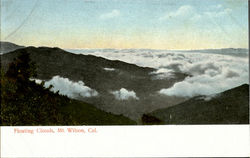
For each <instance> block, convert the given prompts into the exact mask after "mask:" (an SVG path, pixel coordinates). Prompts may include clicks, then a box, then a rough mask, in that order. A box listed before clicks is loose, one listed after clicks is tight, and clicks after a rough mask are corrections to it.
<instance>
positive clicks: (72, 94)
mask: <svg viewBox="0 0 250 158" xmlns="http://www.w3.org/2000/svg"><path fill="white" fill-rule="evenodd" d="M32 80H35V82H36V83H38V84H40V83H41V82H42V80H39V79H32ZM50 85H52V86H53V88H52V89H51V91H53V92H57V91H59V94H61V95H66V96H68V97H69V98H78V97H93V96H97V95H98V92H97V91H95V90H93V89H91V88H89V87H88V86H86V85H85V84H84V83H83V82H82V81H78V82H73V81H70V80H69V79H68V78H63V77H60V76H54V77H53V78H52V79H51V80H49V81H46V82H45V84H44V87H46V88H48V87H49V86H50Z"/></svg>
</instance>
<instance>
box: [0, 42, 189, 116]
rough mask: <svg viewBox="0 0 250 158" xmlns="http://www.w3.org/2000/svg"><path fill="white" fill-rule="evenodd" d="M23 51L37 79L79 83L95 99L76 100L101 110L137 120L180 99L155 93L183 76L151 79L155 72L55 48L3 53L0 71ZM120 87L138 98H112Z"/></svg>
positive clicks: (151, 69) (177, 74)
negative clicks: (35, 72)
mask: <svg viewBox="0 0 250 158" xmlns="http://www.w3.org/2000/svg"><path fill="white" fill-rule="evenodd" d="M23 51H27V52H28V53H29V54H30V57H31V60H32V61H34V62H35V63H36V66H37V75H38V76H37V78H39V79H43V80H50V79H51V78H52V77H53V76H56V75H59V76H61V77H65V78H69V79H70V80H73V81H79V80H81V81H83V82H84V83H85V85H87V86H88V87H90V88H92V89H95V90H97V91H98V93H99V96H98V97H94V98H79V100H82V101H85V102H88V103H90V104H94V105H95V106H96V107H98V108H99V109H102V110H104V111H108V112H112V113H115V114H123V115H125V116H127V117H130V118H132V119H134V120H137V119H139V118H140V117H141V115H142V114H143V113H148V112H151V111H153V110H156V109H159V108H164V107H168V106H171V105H174V104H178V103H180V102H182V101H183V100H184V99H183V98H177V97H168V96H162V95H158V94H157V93H156V92H157V91H159V90H160V89H162V88H168V87H171V86H172V85H173V84H174V83H175V82H179V81H182V80H183V79H184V78H185V77H186V76H187V75H185V74H182V73H176V74H174V75H175V78H171V79H162V80H157V79H156V80H154V79H152V78H154V77H155V76H156V75H155V74H149V73H150V72H152V71H155V69H153V68H148V67H139V66H136V65H134V64H128V63H125V62H121V61H117V60H116V61H112V60H107V59H104V58H101V57H96V56H91V55H76V54H72V53H69V52H66V51H64V50H62V49H59V48H47V47H40V48H35V47H27V48H24V49H18V50H16V51H13V52H10V53H7V54H4V55H2V56H1V57H2V60H1V61H2V66H3V67H4V69H6V67H7V65H8V63H10V62H11V61H12V60H13V58H15V57H17V56H18V55H19V54H21V53H22V52H23ZM104 68H113V69H114V71H107V70H105V69H104ZM121 88H126V89H127V90H133V91H134V92H135V93H136V95H137V97H138V98H139V99H138V100H135V99H129V100H122V101H121V100H117V99H115V97H114V95H113V94H111V93H110V92H111V91H116V90H120V89H121Z"/></svg>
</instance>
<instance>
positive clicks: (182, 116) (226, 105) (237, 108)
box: [142, 84, 249, 124]
mask: <svg viewBox="0 0 250 158" xmlns="http://www.w3.org/2000/svg"><path fill="white" fill-rule="evenodd" d="M142 120H143V122H144V124H248V123H249V85H248V84H244V85H241V86H239V87H236V88H233V89H230V90H227V91H224V92H222V93H219V94H216V95H211V96H197V97H193V98H191V99H189V100H187V101H185V102H183V103H180V104H178V105H174V106H172V107H169V108H164V109H159V110H156V111H153V112H151V113H148V114H144V115H143V118H142Z"/></svg>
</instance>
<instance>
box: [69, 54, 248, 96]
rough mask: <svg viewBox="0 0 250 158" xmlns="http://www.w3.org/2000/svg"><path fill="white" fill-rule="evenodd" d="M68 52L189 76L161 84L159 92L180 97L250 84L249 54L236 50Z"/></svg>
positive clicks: (162, 74) (163, 76)
mask: <svg viewBox="0 0 250 158" xmlns="http://www.w3.org/2000/svg"><path fill="white" fill-rule="evenodd" d="M68 51H70V52H72V53H76V54H88V55H94V56H99V57H104V58H106V59H110V60H121V61H124V62H127V63H132V64H136V65H138V66H142V67H152V68H156V69H157V70H156V71H154V72H151V73H150V74H158V75H157V76H158V77H157V78H152V79H167V78H174V77H175V76H174V72H181V73H185V74H188V75H189V76H188V77H186V78H185V79H184V80H183V81H181V82H177V83H175V84H174V85H173V86H172V87H170V88H165V87H162V89H161V90H160V91H158V92H157V93H159V94H161V95H168V96H181V97H193V96H197V95H211V94H215V93H219V92H222V91H225V90H228V89H231V88H233V87H236V86H239V85H242V84H244V83H249V75H248V74H249V63H248V62H249V61H248V53H247V57H246V56H242V55H240V54H239V55H237V54H235V53H234V52H225V55H223V54H216V53H213V52H211V53H208V52H206V53H202V52H197V51H195V52H190V51H186V52H185V51H169V50H168V51H167V50H164V51H162V50H147V49H142V50H140V49H126V50H119V49H103V50H102V49H96V50H91V49H89V50H88V49H84V50H81V49H78V50H68ZM228 51H229V50H228ZM247 51H248V50H247ZM230 54H233V55H230ZM150 74H149V75H150ZM117 94H118V92H117Z"/></svg>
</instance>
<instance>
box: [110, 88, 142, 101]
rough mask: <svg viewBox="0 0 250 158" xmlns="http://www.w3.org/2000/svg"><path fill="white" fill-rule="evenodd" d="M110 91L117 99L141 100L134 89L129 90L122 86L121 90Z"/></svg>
mask: <svg viewBox="0 0 250 158" xmlns="http://www.w3.org/2000/svg"><path fill="white" fill-rule="evenodd" d="M110 93H111V94H113V95H114V96H115V98H116V99H117V100H128V99H136V100H139V98H138V97H137V96H136V93H135V92H134V91H129V90H127V89H125V88H121V89H120V90H117V91H112V92H110Z"/></svg>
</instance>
